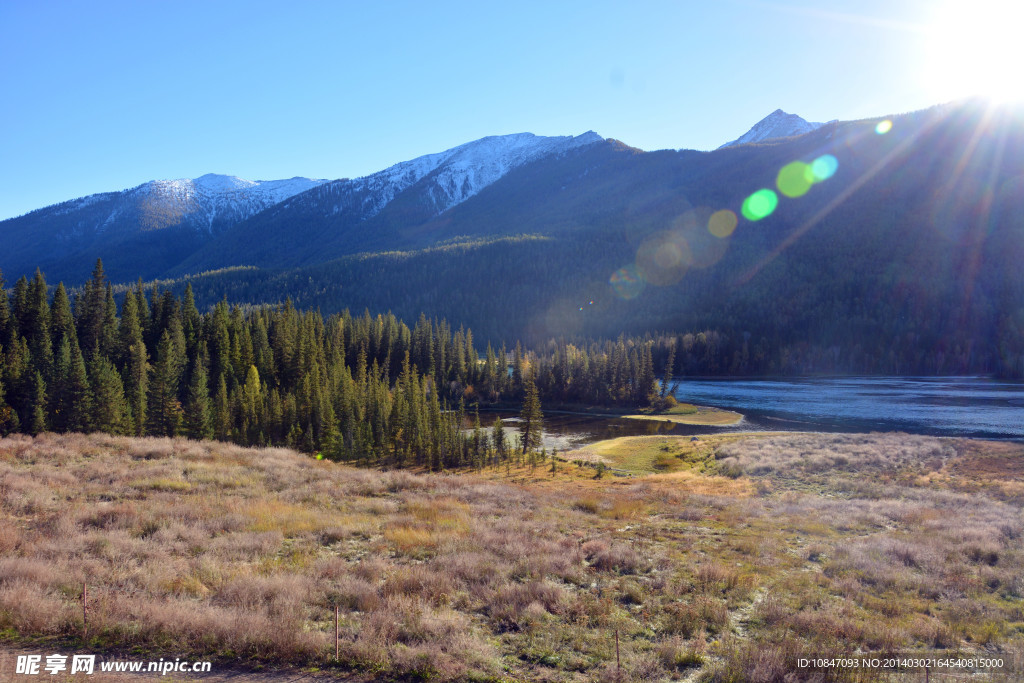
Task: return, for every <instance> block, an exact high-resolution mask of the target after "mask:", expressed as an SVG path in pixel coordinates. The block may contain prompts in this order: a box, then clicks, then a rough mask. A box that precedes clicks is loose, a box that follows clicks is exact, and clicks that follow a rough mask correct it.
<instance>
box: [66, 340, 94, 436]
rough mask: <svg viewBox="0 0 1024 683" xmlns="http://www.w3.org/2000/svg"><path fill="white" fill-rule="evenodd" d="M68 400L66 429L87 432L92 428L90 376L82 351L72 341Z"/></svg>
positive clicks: (67, 382) (67, 381)
mask: <svg viewBox="0 0 1024 683" xmlns="http://www.w3.org/2000/svg"><path fill="white" fill-rule="evenodd" d="M64 390H65V392H66V397H67V399H68V412H67V419H66V422H65V427H66V428H67V429H68V431H72V432H87V431H89V429H90V427H91V426H92V424H91V423H92V395H91V391H90V387H89V375H88V373H87V372H86V369H85V358H83V357H82V350H81V348H79V346H78V344H77V343H75V341H74V340H72V343H71V365H70V367H69V368H68V375H67V379H66V384H65V388H64Z"/></svg>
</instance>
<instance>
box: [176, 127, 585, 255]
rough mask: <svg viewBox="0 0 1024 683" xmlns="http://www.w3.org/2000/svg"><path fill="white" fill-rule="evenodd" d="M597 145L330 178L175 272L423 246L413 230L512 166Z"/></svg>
mask: <svg viewBox="0 0 1024 683" xmlns="http://www.w3.org/2000/svg"><path fill="white" fill-rule="evenodd" d="M603 141H604V138H602V137H601V136H600V135H598V134H597V133H594V132H593V131H589V132H587V133H584V134H582V135H578V136H575V137H572V136H565V137H542V136H537V135H532V134H530V133H520V134H516V135H503V136H492V137H486V138H482V139H480V140H476V141H474V142H469V143H466V144H464V145H460V146H458V147H454V148H452V149H449V150H447V151H444V152H440V153H438V154H428V155H426V156H422V157H418V158H416V159H413V160H411V161H405V162H402V163H399V164H395V165H394V166H391V167H390V168H387V169H385V170H383V171H380V172H378V173H374V174H372V175H369V176H365V177H363V178H356V179H354V180H349V179H344V180H335V181H333V182H330V183H326V184H324V185H321V186H320V187H317V188H315V189H313V190H311V191H309V192H305V193H303V194H301V195H298V196H296V197H293V198H292V199H290V200H289V201H286V202H282V203H281V204H280V205H278V206H275V207H273V208H271V209H270V210H267V211H264V212H262V213H260V214H257V215H255V216H253V217H252V218H251V219H249V220H246V221H243V222H241V223H239V224H237V225H235V226H234V227H232V228H231V229H230V230H227V231H225V232H224V234H223V235H221V236H219V237H218V238H217V239H214V240H212V241H211V242H210V243H209V244H206V245H204V246H203V247H202V248H201V249H199V250H197V251H196V252H195V253H194V254H193V255H192V256H190V257H189V258H187V259H185V260H184V261H183V262H182V263H181V264H180V265H179V266H178V267H177V268H176V269H175V270H174V272H175V273H177V274H186V273H194V272H200V271H204V270H210V269H214V268H221V267H226V266H231V265H259V266H272V267H284V266H299V265H307V264H310V263H316V262H322V261H324V260H326V259H325V257H330V256H333V257H337V256H342V255H345V254H353V253H358V252H361V251H373V250H378V249H385V250H386V249H396V248H406V247H409V246H425V244H428V243H429V242H427V243H424V241H423V239H422V237H423V235H422V233H421V231H420V230H419V226H422V225H423V224H425V223H427V222H429V221H431V220H433V219H435V218H437V217H438V216H440V215H442V214H446V212H448V211H450V210H451V209H453V208H454V207H457V206H459V205H460V204H462V203H463V202H465V201H466V200H468V199H470V198H472V197H475V196H476V195H478V194H479V193H480V192H481V191H483V190H485V189H486V188H488V187H489V186H491V185H492V184H494V183H496V182H497V181H499V180H500V179H502V178H504V177H505V176H506V175H508V174H509V173H511V172H513V171H515V170H516V169H519V168H522V167H526V166H531V167H532V166H533V165H534V164H535V163H537V162H540V161H542V160H546V161H548V162H557V160H558V159H561V158H564V157H565V156H566V155H569V154H573V153H575V152H578V151H579V150H582V149H586V148H588V147H591V146H594V145H598V144H600V143H602V142H603ZM429 237H430V236H428V238H429Z"/></svg>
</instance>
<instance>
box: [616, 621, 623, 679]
mask: <svg viewBox="0 0 1024 683" xmlns="http://www.w3.org/2000/svg"><path fill="white" fill-rule="evenodd" d="M615 679H616V680H619V681H621V680H622V662H621V661H620V660H619V629H618V628H616V629H615Z"/></svg>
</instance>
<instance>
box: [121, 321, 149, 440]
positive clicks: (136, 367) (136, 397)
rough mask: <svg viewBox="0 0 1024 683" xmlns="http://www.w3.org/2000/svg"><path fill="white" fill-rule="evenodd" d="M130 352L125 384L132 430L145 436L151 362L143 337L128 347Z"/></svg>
mask: <svg viewBox="0 0 1024 683" xmlns="http://www.w3.org/2000/svg"><path fill="white" fill-rule="evenodd" d="M128 354H129V356H128V363H127V365H126V366H125V373H124V378H125V380H124V385H125V390H126V391H125V393H126V394H127V395H128V406H129V408H130V410H131V418H132V425H131V431H132V433H133V434H135V435H136V436H143V435H144V434H145V433H146V424H147V418H148V405H147V397H148V395H149V362H148V361H147V358H146V345H145V343H143V341H142V338H141V337H140V338H139V339H138V341H136V342H135V343H134V344H132V345H130V346H129V347H128Z"/></svg>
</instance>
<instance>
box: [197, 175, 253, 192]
mask: <svg viewBox="0 0 1024 683" xmlns="http://www.w3.org/2000/svg"><path fill="white" fill-rule="evenodd" d="M192 182H193V183H195V185H196V186H197V187H202V188H203V189H206V190H209V191H210V192H232V191H234V190H243V189H245V188H248V187H252V186H254V185H256V184H257V183H255V182H253V181H251V180H246V179H244V178H239V177H238V176H234V175H221V174H219V173H207V174H206V175H201V176H199V177H198V178H196V179H194V180H193V181H192Z"/></svg>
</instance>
